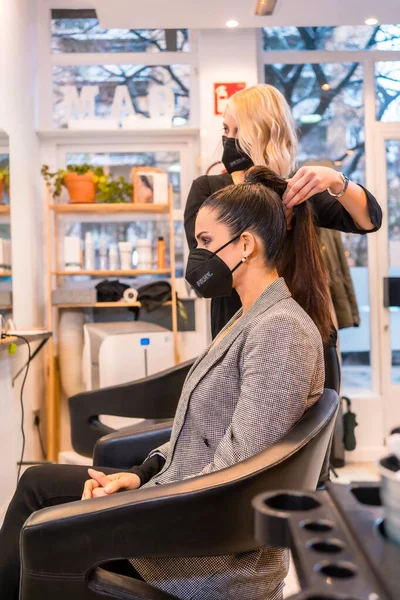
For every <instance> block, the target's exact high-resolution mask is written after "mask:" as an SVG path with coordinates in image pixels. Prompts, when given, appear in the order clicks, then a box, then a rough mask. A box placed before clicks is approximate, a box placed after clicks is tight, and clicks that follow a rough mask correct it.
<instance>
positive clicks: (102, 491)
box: [82, 469, 140, 500]
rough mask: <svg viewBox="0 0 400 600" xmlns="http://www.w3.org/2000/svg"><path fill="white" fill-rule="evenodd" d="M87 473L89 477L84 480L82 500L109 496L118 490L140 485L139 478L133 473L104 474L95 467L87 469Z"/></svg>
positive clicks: (135, 487) (135, 488) (131, 488)
mask: <svg viewBox="0 0 400 600" xmlns="http://www.w3.org/2000/svg"><path fill="white" fill-rule="evenodd" d="M88 473H89V476H90V477H91V479H88V480H87V481H86V482H85V485H84V488H83V494H82V500H89V499H90V498H100V497H101V496H109V495H111V494H115V493H116V492H119V491H120V490H125V491H126V490H137V489H138V488H139V487H140V479H139V477H138V475H136V474H135V473H113V474H112V475H105V473H102V472H101V471H96V470H95V469H88Z"/></svg>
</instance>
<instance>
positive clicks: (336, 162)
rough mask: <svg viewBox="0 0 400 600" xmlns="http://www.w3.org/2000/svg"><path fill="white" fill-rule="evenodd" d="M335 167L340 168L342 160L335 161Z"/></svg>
mask: <svg viewBox="0 0 400 600" xmlns="http://www.w3.org/2000/svg"><path fill="white" fill-rule="evenodd" d="M334 164H335V167H340V165H341V164H342V161H341V160H335V163H334Z"/></svg>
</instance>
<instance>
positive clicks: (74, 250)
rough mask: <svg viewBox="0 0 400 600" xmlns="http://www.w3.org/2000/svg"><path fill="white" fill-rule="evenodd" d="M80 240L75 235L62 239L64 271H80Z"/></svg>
mask: <svg viewBox="0 0 400 600" xmlns="http://www.w3.org/2000/svg"><path fill="white" fill-rule="evenodd" d="M81 260H82V252H81V238H80V237H78V236H76V235H67V236H66V237H65V238H64V265H65V270H66V271H79V270H80V269H81Z"/></svg>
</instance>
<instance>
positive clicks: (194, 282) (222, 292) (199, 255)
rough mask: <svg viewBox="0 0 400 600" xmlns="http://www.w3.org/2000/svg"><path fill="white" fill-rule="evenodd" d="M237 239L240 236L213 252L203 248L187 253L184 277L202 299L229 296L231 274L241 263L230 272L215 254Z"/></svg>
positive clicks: (230, 291)
mask: <svg viewBox="0 0 400 600" xmlns="http://www.w3.org/2000/svg"><path fill="white" fill-rule="evenodd" d="M239 238H240V235H237V236H236V237H234V238H233V239H232V240H230V241H229V242H227V243H226V244H224V245H223V246H221V248H218V250H216V251H215V252H210V251H209V250H206V249H205V248H195V249H194V250H191V251H190V252H189V258H188V262H187V267H186V275H185V277H186V281H187V282H188V283H190V285H191V286H192V287H193V288H194V289H195V290H196V291H197V292H198V293H199V294H200V296H202V297H203V298H218V297H220V296H231V294H232V273H234V272H235V271H236V269H237V268H238V267H240V265H241V264H242V261H240V262H239V263H238V264H237V265H236V267H235V268H234V269H233V270H232V271H231V270H230V268H229V267H228V265H227V264H226V263H225V262H224V261H223V260H222V258H220V257H219V256H217V254H218V252H221V250H223V249H224V248H226V246H229V244H232V242H234V241H236V240H237V239H239Z"/></svg>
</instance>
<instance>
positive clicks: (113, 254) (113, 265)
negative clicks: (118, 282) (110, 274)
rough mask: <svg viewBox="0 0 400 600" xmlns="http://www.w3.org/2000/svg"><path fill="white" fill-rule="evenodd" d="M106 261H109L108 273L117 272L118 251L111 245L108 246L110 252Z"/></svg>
mask: <svg viewBox="0 0 400 600" xmlns="http://www.w3.org/2000/svg"><path fill="white" fill-rule="evenodd" d="M108 260H109V269H110V271H117V270H118V251H117V249H116V247H115V245H114V244H111V246H110V250H109V253H108Z"/></svg>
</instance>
